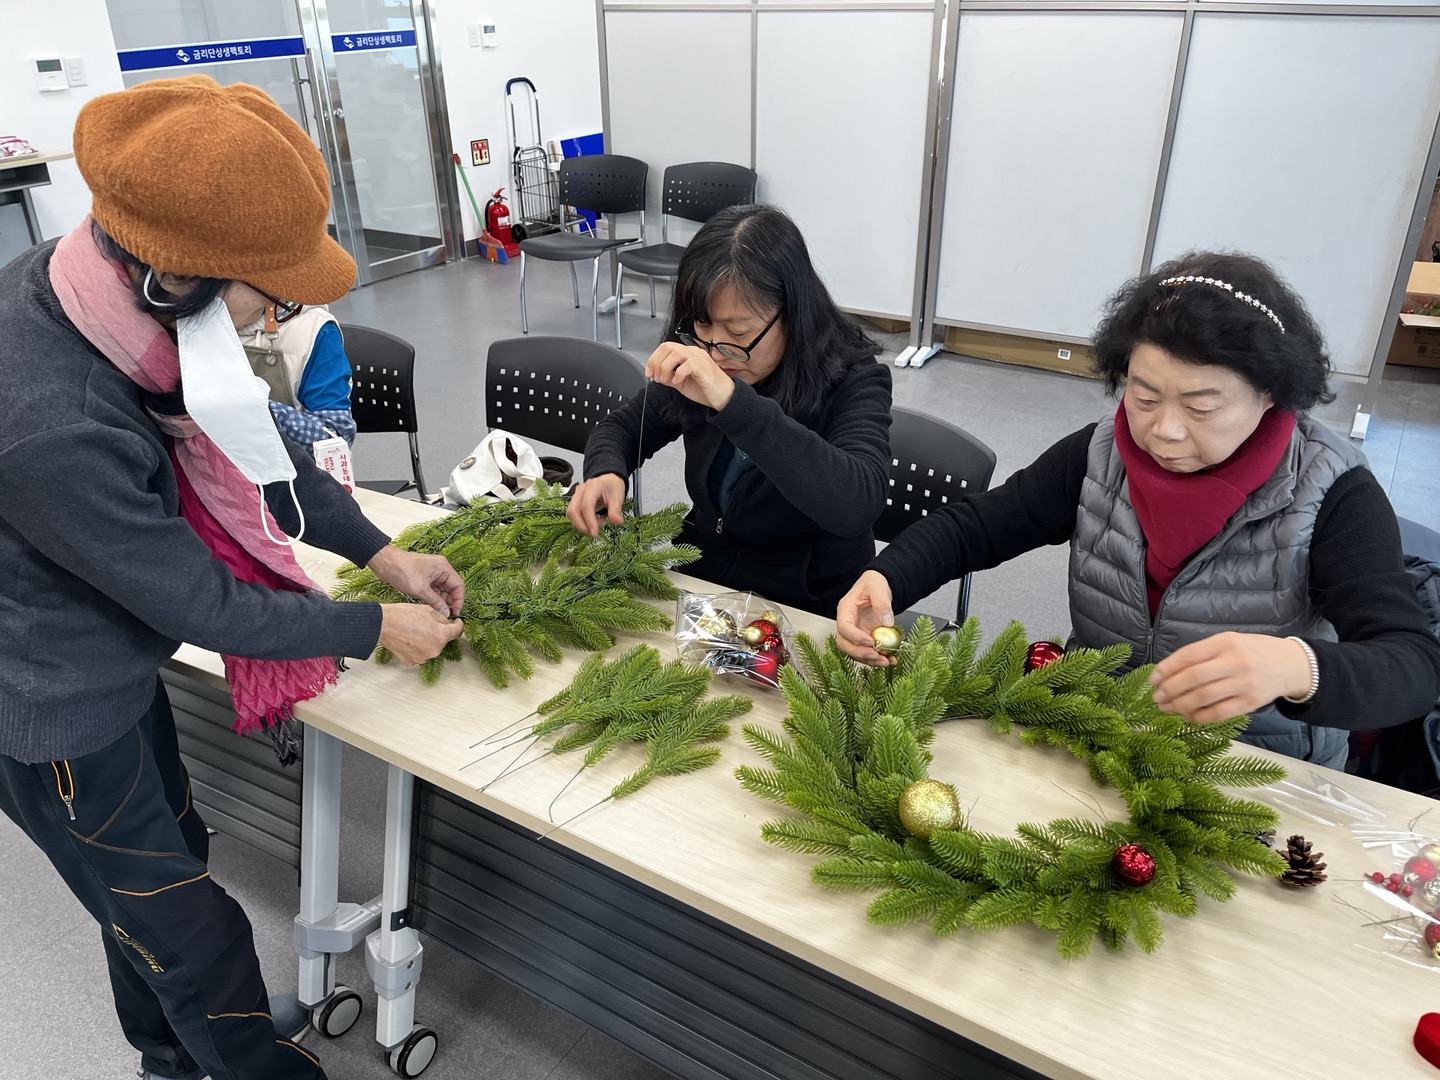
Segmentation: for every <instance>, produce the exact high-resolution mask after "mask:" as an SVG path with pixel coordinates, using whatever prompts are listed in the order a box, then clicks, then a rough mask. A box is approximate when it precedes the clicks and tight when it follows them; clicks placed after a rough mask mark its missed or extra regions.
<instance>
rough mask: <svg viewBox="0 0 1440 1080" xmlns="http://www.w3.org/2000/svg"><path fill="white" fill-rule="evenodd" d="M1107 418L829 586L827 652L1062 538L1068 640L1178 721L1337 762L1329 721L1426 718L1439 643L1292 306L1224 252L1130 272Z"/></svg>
mask: <svg viewBox="0 0 1440 1080" xmlns="http://www.w3.org/2000/svg"><path fill="white" fill-rule="evenodd" d="M1095 364H1096V368H1097V370H1098V371H1099V373H1100V374H1101V375H1103V376H1104V377H1105V379H1106V380H1107V383H1108V385H1109V387H1110V389H1111V391H1112V393H1113V392H1115V391H1117V390H1119V389H1121V388H1122V387H1123V390H1124V393H1123V395H1122V397H1121V401H1120V406H1119V408H1118V409H1117V411H1116V413H1115V416H1114V418H1113V419H1107V420H1104V421H1102V422H1100V423H1098V424H1092V425H1090V426H1088V427H1086V428H1083V429H1082V430H1080V431H1077V432H1075V433H1074V434H1071V435H1068V436H1066V437H1065V438H1063V439H1061V440H1060V441H1059V442H1058V443H1056V444H1055V445H1054V446H1052V447H1051V448H1050V449H1049V450H1047V451H1045V453H1044V454H1042V455H1041V456H1040V457H1039V458H1038V459H1036V461H1035V462H1034V464H1032V465H1030V466H1029V467H1027V468H1025V469H1021V470H1020V471H1019V472H1017V473H1016V474H1015V475H1013V476H1012V477H1010V479H1009V480H1007V481H1006V482H1005V483H1004V484H1003V485H1002V486H1000V487H998V488H995V489H993V490H991V491H988V492H982V493H979V494H976V495H971V496H968V497H967V498H965V499H964V500H962V501H961V502H959V503H957V504H955V505H953V506H949V507H946V508H945V509H944V510H941V511H940V512H938V513H933V514H931V515H930V516H929V517H927V518H926V519H924V520H923V521H921V522H919V523H918V524H916V525H915V526H913V527H912V528H910V529H907V530H906V531H905V532H904V533H903V534H902V535H901V536H900V537H899V538H898V539H897V540H896V541H895V542H894V543H893V544H891V545H890V546H889V547H887V548H886V549H885V551H883V552H882V553H881V554H880V555H879V556H878V557H877V558H876V559H875V560H874V562H873V563H871V567H870V569H868V570H867V571H866V572H865V573H864V574H863V575H862V576H861V578H860V579H859V581H857V582H856V583H855V586H854V587H853V588H852V589H851V590H850V592H849V593H848V594H847V595H846V596H845V598H844V599H843V600H841V602H840V605H839V610H838V612H837V630H838V636H839V638H840V643H841V647H842V648H843V649H844V650H845V651H846V652H847V653H849V654H850V655H851V656H853V657H855V658H856V659H858V660H861V661H864V662H866V663H870V664H876V665H879V664H885V663H889V662H891V661H889V660H887V659H886V658H884V657H882V656H880V654H878V653H877V652H875V650H874V648H873V646H872V641H871V636H870V635H871V631H873V630H874V629H875V628H876V627H877V626H880V625H884V624H888V623H890V622H891V621H893V614H892V613H893V612H894V611H896V610H904V609H905V608H906V607H907V606H908V605H909V604H911V603H913V602H914V601H916V600H918V599H920V598H921V597H924V596H926V595H928V594H929V593H931V592H933V591H934V590H935V589H937V588H939V587H940V586H941V585H942V584H944V583H945V582H946V581H948V580H950V579H952V578H956V577H959V576H961V575H962V574H965V573H967V572H969V571H972V570H983V569H986V568H988V567H992V566H997V565H999V564H1000V563H1002V562H1005V561H1006V560H1007V559H1011V558H1014V557H1015V556H1017V555H1020V554H1022V553H1023V552H1026V551H1029V550H1031V549H1033V548H1037V547H1040V546H1041V545H1043V544H1060V543H1066V542H1068V543H1069V544H1070V572H1069V591H1070V614H1071V625H1072V628H1073V629H1072V643H1073V644H1075V645H1081V646H1086V647H1100V646H1105V645H1111V644H1115V643H1123V644H1127V645H1129V646H1130V647H1131V661H1130V662H1131V665H1132V666H1133V665H1138V664H1144V663H1151V662H1155V661H1158V662H1159V663H1158V664H1157V666H1156V668H1155V672H1154V674H1153V675H1152V677H1151V682H1152V683H1153V684H1154V686H1155V700H1156V703H1157V704H1159V705H1160V706H1161V707H1162V708H1164V709H1166V710H1167V711H1169V712H1174V713H1178V714H1181V715H1184V716H1185V717H1187V718H1188V719H1190V720H1192V721H1195V722H1196V723H1213V722H1215V721H1219V720H1223V719H1226V718H1228V717H1231V716H1237V715H1241V714H1245V713H1248V714H1249V715H1250V724H1249V727H1248V728H1247V729H1246V731H1245V732H1244V734H1243V735H1241V736H1240V737H1241V739H1242V740H1243V741H1245V742H1249V743H1253V744H1255V745H1258V746H1264V747H1267V748H1269V749H1272V750H1276V751H1279V752H1280V753H1284V754H1289V755H1291V756H1293V757H1298V758H1303V759H1305V760H1307V761H1313V762H1316V763H1317V764H1321V765H1327V766H1330V767H1332V768H1343V767H1344V764H1345V759H1346V749H1347V741H1348V740H1347V730H1359V729H1370V728H1382V727H1389V726H1392V725H1396V724H1402V723H1404V722H1406V721H1408V720H1411V719H1414V718H1416V717H1420V716H1424V715H1425V714H1426V713H1428V712H1429V711H1430V709H1431V708H1432V707H1433V706H1434V704H1435V701H1436V698H1437V697H1440V642H1437V641H1436V639H1435V638H1433V637H1432V636H1431V635H1430V634H1429V632H1428V630H1427V624H1426V620H1425V617H1424V615H1423V613H1422V612H1421V610H1420V607H1419V604H1418V603H1417V601H1416V598H1415V592H1414V589H1413V587H1412V586H1411V584H1410V582H1409V580H1408V578H1407V577H1406V574H1405V570H1404V567H1403V565H1402V562H1401V547H1400V535H1399V531H1398V528H1397V526H1396V522H1395V513H1394V511H1393V510H1392V509H1391V507H1390V503H1389V500H1388V499H1387V498H1386V496H1385V492H1384V491H1383V489H1382V488H1381V487H1380V485H1379V483H1378V482H1377V481H1376V480H1375V477H1374V476H1373V475H1372V474H1371V472H1370V471H1369V469H1368V468H1367V467H1366V465H1365V460H1364V458H1363V456H1362V455H1361V454H1360V452H1359V451H1358V450H1356V449H1355V448H1354V447H1353V446H1352V445H1351V444H1350V443H1349V441H1348V440H1346V439H1344V438H1341V437H1340V436H1337V435H1336V434H1334V433H1333V432H1331V431H1330V430H1329V429H1328V428H1326V427H1325V426H1324V425H1323V424H1321V423H1319V422H1317V421H1315V420H1313V419H1311V418H1310V417H1309V416H1308V415H1307V410H1309V409H1310V408H1311V407H1313V406H1314V405H1316V404H1318V403H1321V402H1328V401H1331V400H1333V399H1334V395H1333V394H1331V393H1330V392H1329V390H1328V386H1327V384H1328V377H1329V374H1330V361H1329V357H1328V355H1327V353H1326V350H1325V344H1324V341H1323V339H1322V338H1321V335H1320V331H1319V329H1318V328H1317V327H1316V325H1315V322H1314V320H1313V319H1312V318H1311V316H1310V314H1309V312H1308V311H1306V309H1305V305H1304V303H1303V302H1302V301H1301V300H1300V298H1299V297H1298V296H1296V295H1295V294H1294V293H1293V292H1292V291H1291V290H1290V288H1289V287H1288V286H1287V285H1285V283H1284V282H1282V281H1281V280H1280V279H1279V277H1278V276H1277V275H1276V273H1275V272H1274V271H1273V270H1272V269H1271V268H1270V267H1269V266H1267V265H1266V264H1265V263H1263V262H1261V261H1260V260H1258V259H1254V258H1250V257H1248V256H1243V255H1220V254H1209V253H1192V254H1190V255H1186V256H1183V257H1181V258H1179V259H1177V260H1174V261H1172V262H1169V263H1167V264H1165V265H1164V266H1162V267H1161V268H1160V269H1159V270H1157V271H1156V272H1154V273H1152V274H1149V275H1147V276H1145V277H1143V278H1139V279H1136V280H1134V281H1131V282H1129V283H1127V284H1126V285H1125V286H1124V287H1123V288H1122V289H1121V290H1120V291H1119V292H1118V293H1117V294H1116V295H1115V296H1114V297H1113V298H1112V299H1111V301H1110V303H1109V304H1108V305H1107V310H1106V314H1105V317H1104V319H1103V321H1102V322H1101V324H1100V326H1099V328H1098V330H1097V331H1096V335H1095Z"/></svg>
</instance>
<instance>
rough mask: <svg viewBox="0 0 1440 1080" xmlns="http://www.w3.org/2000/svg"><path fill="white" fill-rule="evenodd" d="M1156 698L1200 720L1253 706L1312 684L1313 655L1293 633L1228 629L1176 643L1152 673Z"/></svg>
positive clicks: (1291, 694) (1251, 709)
mask: <svg viewBox="0 0 1440 1080" xmlns="http://www.w3.org/2000/svg"><path fill="white" fill-rule="evenodd" d="M1150 684H1151V685H1152V686H1153V687H1154V688H1155V691H1154V694H1155V704H1156V705H1158V706H1159V707H1160V709H1161V710H1162V711H1164V712H1168V713H1178V714H1179V715H1181V716H1183V717H1185V719H1187V720H1190V721H1192V722H1194V723H1197V724H1215V723H1219V722H1220V721H1221V720H1228V719H1230V718H1231V717H1232V716H1240V715H1243V714H1245V713H1250V712H1254V711H1255V710H1256V709H1258V708H1260V707H1262V706H1264V705H1269V704H1270V703H1271V702H1272V701H1274V700H1275V699H1276V698H1279V697H1303V696H1304V695H1305V694H1306V693H1307V692H1308V691H1309V689H1310V658H1309V656H1308V655H1306V652H1305V650H1304V649H1303V648H1301V647H1300V645H1299V644H1297V643H1296V642H1294V641H1290V640H1289V639H1288V638H1281V637H1272V636H1271V635H1269V634H1239V633H1235V632H1234V631H1228V630H1227V631H1225V632H1224V633H1220V634H1211V635H1210V636H1209V637H1207V638H1202V639H1201V640H1199V641H1196V642H1192V643H1191V644H1189V645H1186V646H1185V647H1184V648H1183V649H1176V650H1175V651H1174V652H1173V653H1171V654H1170V655H1169V656H1167V657H1166V658H1165V659H1164V660H1162V661H1160V663H1158V664H1156V665H1155V670H1154V671H1153V672H1151V674H1150Z"/></svg>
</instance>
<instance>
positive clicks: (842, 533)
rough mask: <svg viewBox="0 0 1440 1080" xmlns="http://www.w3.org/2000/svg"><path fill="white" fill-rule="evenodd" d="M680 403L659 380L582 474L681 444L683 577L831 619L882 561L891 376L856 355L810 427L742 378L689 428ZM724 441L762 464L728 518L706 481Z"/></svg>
mask: <svg viewBox="0 0 1440 1080" xmlns="http://www.w3.org/2000/svg"><path fill="white" fill-rule="evenodd" d="M679 396H680V395H679V392H678V391H676V390H673V389H671V388H670V387H665V386H658V385H655V384H654V383H652V384H651V385H650V387H649V390H648V391H647V393H646V394H645V395H644V396H643V397H640V398H635V399H632V400H631V401H629V402H627V403H626V404H625V405H624V406H623V407H622V408H620V409H619V410H617V411H616V412H614V413H612V414H611V415H610V416H609V417H607V418H606V419H605V420H604V421H603V422H601V424H600V425H599V426H598V427H596V429H595V432H594V434H592V435H591V436H590V441H589V444H588V445H587V446H586V447H585V478H586V479H587V480H588V479H591V478H592V477H595V476H600V475H602V474H604V473H616V474H618V475H620V476H628V475H629V474H630V473H631V471H633V470H634V468H635V466H636V463H637V462H640V461H644V460H645V459H647V458H649V457H650V456H651V455H652V454H654V453H655V452H656V451H657V450H659V449H660V448H661V447H663V446H666V445H667V444H669V443H671V442H674V441H675V440H676V439H677V438H683V439H684V442H685V486H686V489H687V490H688V491H689V493H690V500H691V504H692V505H691V508H690V512H689V514H688V515H686V519H685V527H684V530H683V531H682V533H681V535H680V540H681V541H683V542H685V543H689V544H694V545H696V546H697V547H698V548H699V549H700V552H701V556H700V558H699V559H698V560H696V561H695V562H693V563H690V564H689V565H687V566H683V567H680V568H679V569H681V570H682V571H684V572H685V573H687V574H693V575H694V576H696V577H700V578H704V579H705V580H706V581H713V582H715V583H716V584H717V585H721V586H724V587H725V588H727V589H747V590H751V591H754V592H757V593H759V594H760V595H761V596H763V597H765V598H766V599H767V600H773V601H775V602H776V603H779V604H789V605H791V606H793V607H798V608H803V609H805V610H807V611H813V612H815V613H817V614H821V615H829V616H833V615H834V614H835V605H836V603H838V602H839V599H840V597H841V596H843V595H844V593H845V591H846V590H847V589H848V588H849V587H850V585H851V583H852V582H854V580H855V578H856V577H857V576H858V575H859V573H860V571H861V570H862V569H864V567H865V564H866V563H868V562H869V561H870V559H871V558H872V557H873V556H874V554H875V534H874V533H873V532H872V531H871V527H872V526H873V525H874V523H875V519H876V518H878V517H879V516H880V512H881V511H882V510H884V509H885V489H886V483H887V481H886V477H887V476H888V472H889V465H890V369H889V368H888V367H886V366H885V365H883V364H880V363H877V362H876V361H875V359H874V358H873V357H870V356H863V357H856V358H855V359H854V360H853V361H852V362H851V363H850V364H849V365H848V366H847V367H846V369H845V374H844V375H843V376H842V377H841V379H840V380H839V382H837V383H836V384H835V385H834V386H833V387H832V388H831V390H830V393H829V395H828V397H827V398H826V400H825V403H824V406H823V408H822V409H821V412H820V415H819V418H818V419H817V420H815V421H814V423H813V425H811V426H807V425H806V424H802V423H801V422H800V421H798V420H796V419H795V418H793V417H791V416H787V415H786V414H785V412H784V411H783V410H782V409H781V408H780V406H779V405H778V404H777V403H776V402H775V401H773V400H771V399H770V398H768V397H765V396H764V395H763V394H761V393H758V392H756V390H755V389H754V388H753V387H752V386H750V385H749V384H747V383H743V382H740V381H739V380H738V379H737V380H736V381H735V393H734V395H733V396H732V397H731V398H730V401H729V403H728V404H727V405H726V406H725V408H724V409H722V410H720V411H719V412H714V411H711V410H705V411H704V415H703V416H702V417H701V418H700V419H699V420H697V421H695V422H693V423H689V424H688V425H687V424H685V423H684V422H682V421H681V420H679V419H677V417H678V416H680V415H683V414H685V413H686V412H693V411H694V410H686V409H684V408H677V405H679V402H677V401H676V400H675V399H676V398H678V397H679ZM642 409H643V410H644V444H643V445H641V444H640V439H641V410H642ZM725 439H729V440H730V442H731V443H733V444H734V445H735V446H736V447H738V448H739V449H740V450H743V451H744V452H745V453H746V454H748V455H749V457H750V460H751V462H752V463H753V465H754V467H753V468H752V469H750V470H749V471H747V472H745V473H743V474H742V475H741V477H740V479H739V480H738V481H737V482H736V484H735V488H734V490H733V492H732V493H731V495H730V502H729V505H728V506H727V507H726V508H725V512H724V513H723V514H722V513H721V512H720V510H719V508H718V507H717V506H716V505H715V499H714V497H713V495H712V494H711V490H710V482H709V479H710V470H711V465H712V463H713V462H714V460H715V455H716V453H717V452H718V451H719V450H720V447H721V444H722V442H723V440H725Z"/></svg>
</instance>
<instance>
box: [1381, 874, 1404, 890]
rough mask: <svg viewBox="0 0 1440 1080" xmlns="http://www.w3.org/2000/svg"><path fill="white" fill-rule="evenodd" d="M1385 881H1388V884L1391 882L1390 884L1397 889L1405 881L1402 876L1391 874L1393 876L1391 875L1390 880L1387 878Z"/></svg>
mask: <svg viewBox="0 0 1440 1080" xmlns="http://www.w3.org/2000/svg"><path fill="white" fill-rule="evenodd" d="M1385 880H1387V881H1388V882H1390V884H1391V885H1394V886H1395V887H1396V888H1399V886H1400V882H1401V881H1403V880H1404V879H1403V878H1401V876H1400V875H1399V874H1391V875H1390V876H1389V877H1388V878H1386V879H1385Z"/></svg>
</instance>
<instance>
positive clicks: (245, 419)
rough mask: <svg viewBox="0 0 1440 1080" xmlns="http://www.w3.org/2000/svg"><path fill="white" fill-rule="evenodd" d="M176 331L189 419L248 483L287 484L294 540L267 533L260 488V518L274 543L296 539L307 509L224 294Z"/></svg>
mask: <svg viewBox="0 0 1440 1080" xmlns="http://www.w3.org/2000/svg"><path fill="white" fill-rule="evenodd" d="M176 332H177V337H178V342H179V347H180V380H181V386H182V387H183V388H184V394H185V408H186V411H187V412H189V414H190V419H192V420H194V421H195V423H196V425H197V426H198V427H199V428H200V430H201V431H203V432H204V433H205V434H206V435H208V436H210V438H211V440H212V441H213V442H214V443H215V445H216V446H218V447H219V448H220V452H221V453H222V454H224V455H225V456H226V457H227V458H229V459H230V461H231V462H232V463H233V464H234V465H235V467H236V468H237V469H239V470H240V472H241V473H242V474H243V475H244V477H245V479H247V480H249V481H250V482H251V483H252V484H254V485H256V486H257V487H261V486H263V485H265V484H274V483H278V482H281V481H284V482H286V483H288V484H289V485H290V498H291V500H292V501H294V503H295V509H296V511H297V513H298V514H299V517H300V533H299V535H297V536H296V537H295V539H294V540H290V539H287V538H285V537H283V536H280V537H276V536H273V535H271V533H270V523H269V520H268V519H267V517H266V515H265V501H264V492H263V491H262V492H261V497H260V523H261V525H262V527H263V528H264V529H265V535H266V536H269V537H270V539H271V540H274V541H275V543H277V544H294V543H295V542H296V540H299V538H300V536H303V535H304V533H305V513H304V511H303V510H301V509H300V503H299V500H298V499H296V498H295V463H294V462H293V461H292V460H291V459H290V455H289V454H288V453H287V452H286V450H285V444H284V442H282V441H281V438H280V432H279V431H277V430H276V428H275V421H274V420H273V419H272V418H271V416H270V406H269V404H268V401H269V388H268V387H267V386H266V385H265V380H263V379H261V378H259V377H258V376H257V375H256V374H255V373H254V372H253V371H251V370H250V361H249V360H247V359H246V357H245V349H244V347H243V346H242V345H241V344H240V338H239V335H237V334H236V332H235V325H234V323H233V322H232V321H231V319H230V311H229V309H228V308H227V307H226V306H225V302H224V300H222V299H220V298H218V297H217V298H216V299H215V300H214V301H213V302H212V303H211V304H210V305H209V306H208V307H206V308H205V310H204V311H202V312H200V313H199V314H198V315H192V316H187V317H186V318H183V319H180V320H178V321H177V323H176Z"/></svg>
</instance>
